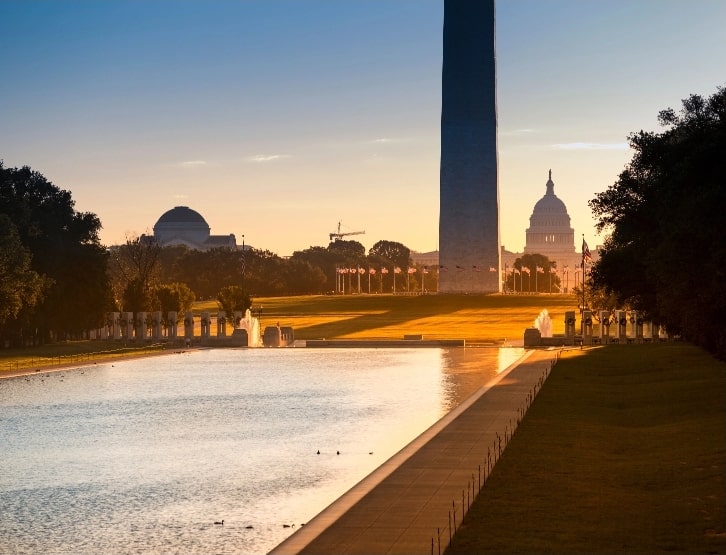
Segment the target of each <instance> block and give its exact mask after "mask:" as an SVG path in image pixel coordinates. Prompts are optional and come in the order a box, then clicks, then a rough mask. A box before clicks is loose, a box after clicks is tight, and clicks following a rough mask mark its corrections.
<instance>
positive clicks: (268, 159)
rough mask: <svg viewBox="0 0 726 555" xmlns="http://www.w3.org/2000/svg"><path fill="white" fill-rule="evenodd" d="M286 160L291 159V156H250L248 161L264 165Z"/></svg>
mask: <svg viewBox="0 0 726 555" xmlns="http://www.w3.org/2000/svg"><path fill="white" fill-rule="evenodd" d="M284 158H290V155H289V154H257V155H256V156H250V157H249V158H248V159H247V160H249V161H250V162H257V163H264V162H274V161H275V160H283V159H284Z"/></svg>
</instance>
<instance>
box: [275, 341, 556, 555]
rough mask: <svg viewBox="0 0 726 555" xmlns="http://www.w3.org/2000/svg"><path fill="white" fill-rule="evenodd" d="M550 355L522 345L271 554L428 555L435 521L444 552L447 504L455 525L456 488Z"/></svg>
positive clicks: (513, 416) (503, 429) (499, 434)
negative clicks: (515, 357)
mask: <svg viewBox="0 0 726 555" xmlns="http://www.w3.org/2000/svg"><path fill="white" fill-rule="evenodd" d="M556 356H557V351H554V350H553V351H542V350H536V351H529V352H528V353H527V354H526V355H525V356H524V357H523V358H522V359H520V360H519V361H518V362H517V363H515V364H513V365H512V366H510V367H509V368H507V369H506V370H505V371H504V372H502V373H501V374H499V376H498V377H497V378H496V379H495V380H493V381H492V382H490V383H489V384H487V385H486V386H485V387H483V388H482V389H481V390H479V391H478V392H476V393H475V394H474V395H472V396H471V397H470V398H469V399H467V400H466V401H465V402H464V403H463V404H462V405H460V406H459V407H458V408H456V409H455V410H454V411H452V412H451V413H450V414H449V415H447V416H446V417H445V418H443V419H442V420H441V421H439V422H438V423H437V424H435V425H434V426H432V427H431V428H430V429H429V430H428V431H426V432H424V433H423V434H422V435H421V436H419V437H418V438H417V439H416V440H414V441H413V442H412V443H410V444H409V445H408V446H407V447H405V448H404V449H403V450H402V451H400V452H399V453H398V454H396V455H395V456H393V457H392V458H391V459H390V460H388V461H387V462H386V463H385V464H383V465H382V466H381V467H380V468H378V469H377V470H376V471H375V472H373V473H372V474H370V475H369V476H368V477H367V478H365V479H364V480H362V481H361V482H360V483H359V484H357V485H356V486H354V487H353V488H352V489H351V490H350V491H349V492H348V493H346V494H345V495H344V496H343V497H341V498H340V499H338V500H337V501H336V502H335V503H333V504H332V505H330V506H329V507H328V508H327V509H325V510H324V511H323V512H322V513H320V514H319V515H318V516H316V517H315V518H314V519H313V520H311V521H310V522H309V523H307V524H306V525H305V526H304V527H303V528H300V529H299V530H298V531H297V532H295V533H294V534H293V535H292V536H290V537H289V538H288V539H287V540H285V541H284V542H283V543H281V544H280V545H278V546H277V547H276V548H275V549H274V550H273V551H271V554H274V555H292V554H314V555H324V554H327V553H330V554H336V555H343V554H350V555H353V554H361V555H376V554H384V553H386V554H406V555H409V554H414V553H419V554H430V553H431V552H432V539H433V540H434V546H433V553H438V539H437V528H439V529H441V551H442V552H443V548H444V546H445V545H448V542H449V532H448V521H449V514H450V512H452V503H453V505H454V506H456V507H457V509H456V510H457V513H456V522H457V526H458V524H459V523H460V521H461V507H462V492H463V491H466V490H467V489H468V487H469V484H471V483H472V477H474V478H475V479H474V482H476V483H477V484H478V481H479V478H478V474H479V468H481V469H482V473H483V472H484V470H485V469H486V466H487V451H488V450H490V451H491V450H493V449H494V448H495V446H496V447H497V451H498V443H497V442H498V440H499V438H502V447H503V446H504V437H505V433H511V429H512V425H515V426H516V422H517V417H518V416H519V415H521V412H520V411H521V410H522V409H523V408H525V409H526V407H527V403H528V398H529V396H531V394H532V393H533V391H535V390H536V389H537V390H538V384H539V383H540V380H541V379H542V378H543V377H544V376H545V375H547V374H548V371H549V369H550V367H551V364H552V361H553V360H554V359H555V358H556ZM492 455H493V453H492ZM477 489H478V487H477ZM472 498H473V493H472ZM472 500H473V499H472ZM466 503H468V502H466Z"/></svg>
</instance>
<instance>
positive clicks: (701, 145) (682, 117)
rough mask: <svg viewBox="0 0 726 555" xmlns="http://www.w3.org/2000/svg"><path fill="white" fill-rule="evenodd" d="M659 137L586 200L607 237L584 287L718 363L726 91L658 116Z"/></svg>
mask: <svg viewBox="0 0 726 555" xmlns="http://www.w3.org/2000/svg"><path fill="white" fill-rule="evenodd" d="M658 121H659V123H660V124H661V125H662V126H664V127H665V128H666V130H665V131H663V132H662V133H654V132H645V131H640V132H637V133H633V134H631V135H630V136H629V137H628V139H629V142H630V146H631V148H632V149H633V151H634V155H633V158H632V160H631V161H630V163H629V164H628V165H627V166H626V168H625V170H624V171H623V172H622V173H621V174H620V175H619V177H618V179H617V181H616V182H615V183H614V184H613V185H611V186H610V187H609V188H608V189H607V190H606V191H604V192H602V193H600V194H598V195H597V196H596V197H595V198H594V199H592V200H591V201H590V203H589V204H590V207H591V208H592V210H593V213H594V214H595V216H596V218H598V222H597V228H598V231H606V232H608V233H609V235H608V236H607V238H606V240H605V243H604V246H603V249H602V250H601V252H600V260H599V261H598V262H597V264H595V266H594V268H593V282H594V284H595V285H596V286H601V287H604V288H605V289H606V290H607V291H608V292H612V293H614V294H615V295H616V297H617V299H618V301H619V302H620V303H621V304H622V305H626V304H627V305H629V306H631V307H632V308H633V309H635V310H638V311H640V312H642V313H644V314H645V316H646V317H648V318H650V319H652V320H653V321H654V322H657V323H661V324H663V325H665V326H666V329H667V330H668V331H669V332H671V333H680V334H682V335H683V336H684V337H685V338H686V339H688V340H690V341H693V342H694V343H696V344H699V345H701V346H703V347H705V348H706V349H708V350H710V351H711V352H713V353H715V354H716V355H717V356H719V357H721V358H726V325H724V323H723V322H724V314H725V313H726V312H725V311H726V295H725V294H724V291H725V288H726V270H725V269H724V260H726V244H725V243H724V241H723V237H726V219H724V217H723V215H724V213H725V212H726V187H724V183H726V157H724V155H723V153H724V152H726V89H724V88H722V87H720V88H718V90H717V92H716V93H715V94H714V95H712V96H711V97H710V98H703V97H701V96H699V95H691V96H690V97H689V98H687V99H685V100H683V102H682V109H681V111H680V112H679V113H676V112H675V111H674V110H673V109H670V108H669V109H666V110H663V111H661V112H660V113H659V115H658Z"/></svg>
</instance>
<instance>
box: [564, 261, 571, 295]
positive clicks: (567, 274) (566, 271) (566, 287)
mask: <svg viewBox="0 0 726 555" xmlns="http://www.w3.org/2000/svg"><path fill="white" fill-rule="evenodd" d="M562 273H563V274H565V280H566V281H565V293H569V288H570V268H569V267H568V266H567V264H565V267H564V268H563V269H562Z"/></svg>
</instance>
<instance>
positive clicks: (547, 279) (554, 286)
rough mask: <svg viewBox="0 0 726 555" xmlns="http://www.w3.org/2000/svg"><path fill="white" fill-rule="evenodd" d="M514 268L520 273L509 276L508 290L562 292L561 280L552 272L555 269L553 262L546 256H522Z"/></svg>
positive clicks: (515, 262) (516, 261)
mask: <svg viewBox="0 0 726 555" xmlns="http://www.w3.org/2000/svg"><path fill="white" fill-rule="evenodd" d="M513 267H514V268H515V269H516V270H519V272H520V273H519V274H517V273H513V274H512V275H509V276H507V288H508V289H511V290H512V291H514V290H515V289H516V291H528V292H538V293H550V292H551V291H559V290H561V280H560V278H559V277H558V276H557V275H555V274H553V273H552V272H551V271H550V270H551V269H552V268H553V267H554V265H553V262H552V261H550V259H549V258H547V257H546V256H545V255H544V254H525V255H522V256H521V257H520V258H517V259H516V260H515V261H514V265H513ZM525 276H527V277H525ZM515 280H516V281H517V282H518V283H517V284H515ZM515 285H516V287H515Z"/></svg>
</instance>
